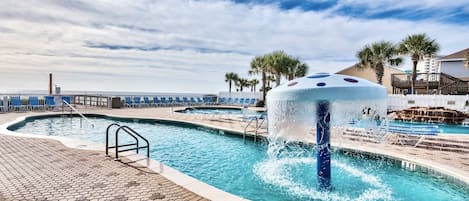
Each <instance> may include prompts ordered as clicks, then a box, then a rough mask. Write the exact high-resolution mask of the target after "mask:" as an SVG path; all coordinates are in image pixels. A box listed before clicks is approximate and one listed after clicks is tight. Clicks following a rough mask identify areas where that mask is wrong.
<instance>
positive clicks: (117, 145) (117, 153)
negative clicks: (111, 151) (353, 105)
mask: <svg viewBox="0 0 469 201" xmlns="http://www.w3.org/2000/svg"><path fill="white" fill-rule="evenodd" d="M120 129H121V128H120V127H119V128H118V129H117V130H116V158H114V160H115V161H119V160H120V159H119V150H118V148H119V139H118V138H117V136H118V133H119V130H120Z"/></svg>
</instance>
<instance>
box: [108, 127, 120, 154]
mask: <svg viewBox="0 0 469 201" xmlns="http://www.w3.org/2000/svg"><path fill="white" fill-rule="evenodd" d="M113 126H118V127H121V125H119V124H117V123H112V124H109V126H107V128H106V157H110V156H109V129H110V128H111V127H113Z"/></svg>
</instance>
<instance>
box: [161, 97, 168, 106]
mask: <svg viewBox="0 0 469 201" xmlns="http://www.w3.org/2000/svg"><path fill="white" fill-rule="evenodd" d="M166 104H167V103H166V97H161V106H166Z"/></svg>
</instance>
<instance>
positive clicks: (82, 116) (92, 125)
mask: <svg viewBox="0 0 469 201" xmlns="http://www.w3.org/2000/svg"><path fill="white" fill-rule="evenodd" d="M62 101H63V102H64V103H65V105H67V106H68V107H70V108H72V110H73V111H75V112H76V113H78V114H79V115H80V116H81V118H83V119H85V120H86V121H88V123H90V124H91V127H93V128H94V124H93V122H91V121H90V120H89V119H88V118H86V117H85V115H83V114H82V113H81V112H79V111H78V110H77V109H75V107H73V106H72V105H70V103H68V102H67V101H66V100H62Z"/></svg>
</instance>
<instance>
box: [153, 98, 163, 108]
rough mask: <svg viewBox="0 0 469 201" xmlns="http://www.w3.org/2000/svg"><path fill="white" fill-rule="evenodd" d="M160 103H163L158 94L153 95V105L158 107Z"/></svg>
mask: <svg viewBox="0 0 469 201" xmlns="http://www.w3.org/2000/svg"><path fill="white" fill-rule="evenodd" d="M159 105H161V101H160V99H158V97H156V96H155V97H153V106H155V107H157V106H159Z"/></svg>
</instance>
